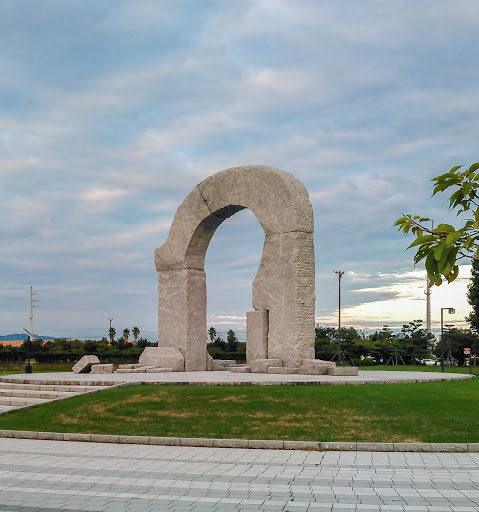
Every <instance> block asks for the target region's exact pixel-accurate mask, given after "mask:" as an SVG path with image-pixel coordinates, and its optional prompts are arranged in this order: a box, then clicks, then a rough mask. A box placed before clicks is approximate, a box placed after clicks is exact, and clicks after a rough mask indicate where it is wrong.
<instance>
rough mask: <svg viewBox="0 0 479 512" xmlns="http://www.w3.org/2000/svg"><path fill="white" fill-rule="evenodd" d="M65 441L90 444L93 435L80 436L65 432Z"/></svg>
mask: <svg viewBox="0 0 479 512" xmlns="http://www.w3.org/2000/svg"><path fill="white" fill-rule="evenodd" d="M63 440H64V441H77V442H90V440H91V434H80V433H76V432H71V433H68V432H65V433H64V434H63Z"/></svg>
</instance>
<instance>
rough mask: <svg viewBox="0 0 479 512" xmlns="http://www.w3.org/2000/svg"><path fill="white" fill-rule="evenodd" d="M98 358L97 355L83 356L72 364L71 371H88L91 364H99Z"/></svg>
mask: <svg viewBox="0 0 479 512" xmlns="http://www.w3.org/2000/svg"><path fill="white" fill-rule="evenodd" d="M99 363H100V360H99V359H98V357H97V356H83V357H82V358H81V359H80V360H79V361H78V363H76V364H75V365H73V368H72V371H73V373H89V371H90V369H91V366H92V364H99Z"/></svg>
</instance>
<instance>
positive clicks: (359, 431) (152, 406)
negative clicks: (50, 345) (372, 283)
mask: <svg viewBox="0 0 479 512" xmlns="http://www.w3.org/2000/svg"><path fill="white" fill-rule="evenodd" d="M478 413H479V379H472V380H468V381H458V382H435V383H418V384H386V385H373V384H368V385H361V386H180V385H143V386H134V387H127V388H121V389H116V390H110V391H102V392H100V393H94V394H91V395H87V396H80V397H75V398H71V399H69V400H64V401H61V402H56V403H55V402H54V403H50V404H46V405H43V406H41V407H33V408H31V409H28V410H24V411H18V412H13V413H10V414H8V415H5V416H1V417H0V428H1V429H16V430H38V431H55V432H86V433H100V434H124V435H144V436H150V435H151V436H178V437H215V438H248V439H291V440H313V441H369V442H479V414H478Z"/></svg>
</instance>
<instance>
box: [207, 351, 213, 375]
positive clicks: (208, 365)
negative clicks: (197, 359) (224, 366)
mask: <svg viewBox="0 0 479 512" xmlns="http://www.w3.org/2000/svg"><path fill="white" fill-rule="evenodd" d="M212 366H213V358H212V357H211V356H210V354H209V352H208V351H206V369H207V370H208V371H209V370H213V368H212Z"/></svg>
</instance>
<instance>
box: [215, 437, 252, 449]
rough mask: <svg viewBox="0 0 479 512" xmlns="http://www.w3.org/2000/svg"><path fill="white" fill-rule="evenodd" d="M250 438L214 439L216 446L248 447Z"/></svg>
mask: <svg viewBox="0 0 479 512" xmlns="http://www.w3.org/2000/svg"><path fill="white" fill-rule="evenodd" d="M248 443H249V441H248V439H214V440H213V446H215V447H216V448H248Z"/></svg>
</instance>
